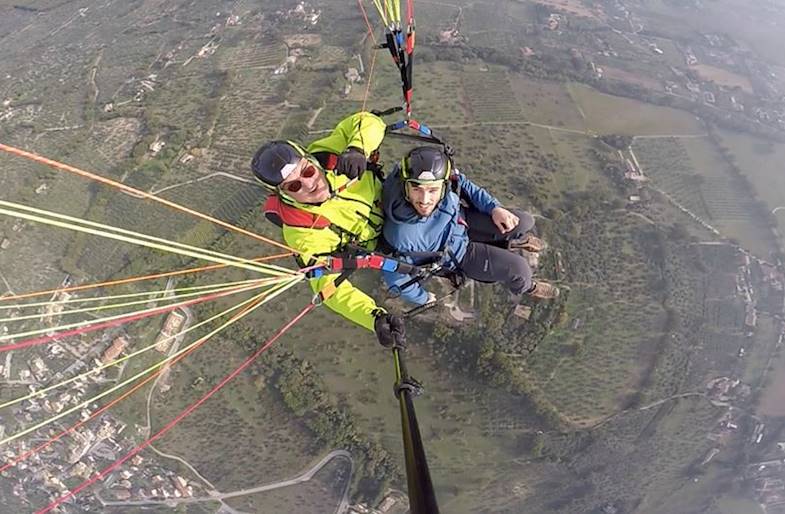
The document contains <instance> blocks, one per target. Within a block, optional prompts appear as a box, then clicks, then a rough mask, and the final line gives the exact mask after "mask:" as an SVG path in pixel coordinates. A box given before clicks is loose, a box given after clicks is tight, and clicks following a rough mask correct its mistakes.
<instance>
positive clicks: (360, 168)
mask: <svg viewBox="0 0 785 514" xmlns="http://www.w3.org/2000/svg"><path fill="white" fill-rule="evenodd" d="M367 167H368V161H367V160H366V158H365V154H364V153H363V151H362V150H360V149H359V148H354V147H353V146H350V147H349V148H347V149H346V151H345V152H344V153H342V154H341V155H339V156H338V163H337V164H336V165H335V171H337V172H338V173H341V174H342V175H346V176H347V177H349V178H351V179H355V178H361V177H362V176H363V173H364V172H365V169H366V168H367Z"/></svg>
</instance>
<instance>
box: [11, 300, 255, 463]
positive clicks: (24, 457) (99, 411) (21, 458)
mask: <svg viewBox="0 0 785 514" xmlns="http://www.w3.org/2000/svg"><path fill="white" fill-rule="evenodd" d="M262 294H269V291H266V292H264V293H262ZM260 296H261V295H260ZM257 298H258V302H257V303H255V304H251V305H248V306H246V307H245V308H244V309H243V310H242V311H241V312H239V313H237V314H236V315H235V316H234V318H233V319H237V318H240V317H242V316H244V315H245V313H247V312H248V311H249V310H250V309H253V308H255V307H257V306H258V305H259V304H261V303H265V298H264V297H263V296H261V297H255V298H254V299H257ZM240 305H242V304H240ZM238 306H239V305H236V306H234V307H232V308H231V309H227V310H226V311H224V312H223V313H221V314H222V315H223V314H226V313H228V312H230V311H231V310H232V309H236V308H237V307H238ZM208 339H209V337H206V338H203V339H202V340H201V341H199V342H197V344H194V345H193V346H191V347H190V348H187V349H186V350H185V351H184V352H183V353H181V354H179V355H177V356H175V357H174V358H173V359H172V360H171V362H170V363H169V367H170V368H171V366H173V365H174V364H176V363H177V362H179V361H181V360H182V359H184V358H185V357H186V356H187V355H190V354H191V353H193V352H194V351H195V350H196V349H197V348H199V347H200V346H201V345H202V344H204V343H205V342H207V340H208ZM165 369H166V368H163V367H161V368H159V369H158V370H156V371H155V372H154V373H153V374H151V375H149V376H148V377H147V378H145V379H143V380H141V381H140V382H138V383H137V384H136V385H134V386H133V387H132V388H131V389H129V390H128V391H126V392H124V393H123V394H122V395H120V396H118V397H117V398H115V399H114V400H112V401H111V402H109V403H107V404H106V405H104V406H102V407H100V408H98V409H97V410H96V411H95V412H92V413H91V414H90V415H89V416H88V417H87V418H85V419H83V420H80V421H78V422H77V423H75V424H74V425H72V426H71V427H69V428H67V429H65V430H63V431H62V432H60V433H59V434H57V435H55V436H53V437H51V438H50V439H48V440H47V441H45V442H43V443H41V444H39V445H38V446H36V447H34V448H31V449H30V450H27V451H26V452H24V453H21V454H20V455H18V456H17V457H15V458H14V459H12V460H11V461H10V462H8V463H6V464H4V465H3V466H2V467H0V473H4V472H5V471H8V470H9V469H10V468H12V467H14V466H16V465H17V464H19V463H20V462H22V461H25V460H27V459H28V458H30V457H31V456H33V455H35V454H36V453H38V452H40V451H42V450H45V449H46V448H48V447H49V446H51V445H52V444H54V443H56V442H57V441H59V440H60V439H62V438H63V436H66V435H68V434H70V433H71V432H73V431H75V430H77V429H78V428H80V427H81V426H83V425H84V424H86V423H87V422H88V421H90V420H92V419H95V418H96V417H97V416H99V415H101V414H103V413H104V412H106V411H107V410H109V409H110V408H111V407H113V406H114V405H116V404H118V403H120V402H121V401H122V400H124V399H126V398H127V397H129V396H130V395H132V394H133V393H135V392H136V391H138V390H139V389H140V388H141V387H142V386H144V385H145V384H147V383H148V382H150V381H151V380H153V379H155V378H156V377H158V376H159V375H161V374H162V373H163V372H164V370H165Z"/></svg>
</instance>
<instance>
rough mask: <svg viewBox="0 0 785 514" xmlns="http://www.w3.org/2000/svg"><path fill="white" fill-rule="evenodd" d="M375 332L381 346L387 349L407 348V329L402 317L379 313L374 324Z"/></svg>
mask: <svg viewBox="0 0 785 514" xmlns="http://www.w3.org/2000/svg"><path fill="white" fill-rule="evenodd" d="M373 330H374V332H376V337H377V338H378V339H379V344H381V345H382V346H384V347H385V348H392V347H393V346H398V347H400V348H404V347H405V346H406V327H405V325H404V323H403V318H401V317H400V316H395V315H394V314H387V313H386V312H382V311H379V312H378V313H377V314H376V320H375V321H374V322H373Z"/></svg>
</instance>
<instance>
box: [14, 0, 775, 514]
mask: <svg viewBox="0 0 785 514" xmlns="http://www.w3.org/2000/svg"><path fill="white" fill-rule="evenodd" d="M404 4H405V2H404ZM413 5H414V11H415V16H416V30H417V39H416V46H415V50H414V55H415V60H414V63H415V64H414V71H413V77H414V78H413V83H414V88H413V97H412V114H413V116H414V117H415V118H416V119H417V120H419V121H421V122H423V123H426V124H427V125H428V126H429V127H431V128H432V129H433V130H434V131H436V132H438V134H439V135H440V136H441V137H443V138H444V139H445V140H446V141H447V142H449V144H450V146H451V147H452V148H454V149H455V155H454V160H455V163H456V166H458V167H459V168H460V169H461V170H462V171H463V172H464V173H465V174H466V175H467V176H469V177H470V178H471V179H472V180H473V181H474V182H476V183H477V184H479V185H482V186H484V187H486V188H487V189H488V190H489V191H491V192H492V193H493V194H494V195H496V196H497V197H498V198H499V199H500V200H501V201H502V202H503V203H504V204H505V205H507V206H515V207H520V208H523V209H526V210H528V211H530V212H532V213H533V214H535V216H536V219H537V227H538V231H539V234H540V235H541V236H542V237H543V238H544V239H545V240H547V242H548V249H547V250H546V251H545V252H544V253H543V254H541V255H540V256H539V259H538V260H537V259H536V256H531V255H529V256H528V257H529V258H530V259H532V260H531V262H532V264H534V265H536V274H537V276H540V277H543V278H545V279H547V280H549V281H552V282H554V283H556V284H558V286H559V287H560V289H561V291H562V294H561V295H560V296H559V297H558V298H557V299H555V300H552V301H547V302H540V303H537V302H533V301H529V300H524V301H523V304H521V305H518V306H517V307H516V306H514V305H512V304H511V303H510V300H509V299H508V297H507V294H506V292H505V291H503V290H502V288H500V287H497V286H492V285H487V284H474V283H470V284H467V285H466V286H465V287H463V288H461V289H460V290H458V291H456V292H455V293H454V294H452V295H451V296H450V298H449V300H448V301H447V302H445V303H443V304H442V305H439V306H438V307H436V308H435V309H431V310H429V311H427V312H424V313H423V314H422V315H421V316H414V317H412V318H411V319H410V320H409V321H408V327H407V334H408V349H407V352H406V354H407V363H408V366H409V368H410V371H411V373H412V375H413V376H414V377H416V378H417V379H418V380H419V381H420V382H422V383H423V385H424V393H423V395H421V396H419V397H418V398H417V399H416V406H417V417H418V419H419V422H420V429H421V431H422V436H423V442H424V445H425V449H426V452H427V456H428V463H429V465H430V472H431V476H432V478H433V481H434V487H435V491H436V495H437V497H438V500H439V505H440V508H441V512H443V513H449V514H452V513H457V514H470V513H522V514H540V513H542V514H551V513H552V514H660V513H662V514H778V513H782V514H785V351H783V349H784V346H783V345H784V344H785V52H783V51H782V49H783V48H785V0H754V1H753V0H414V2H413ZM401 7H402V9H404V10H405V7H406V6H405V5H402V6H401ZM366 17H367V18H366ZM366 20H367V21H366ZM367 23H368V24H367ZM369 26H370V27H371V28H372V29H373V30H372V31H370V32H369ZM383 38H384V26H383V23H382V22H381V20H380V18H379V15H378V13H377V12H376V10H375V8H374V4H373V2H365V1H363V0H360V2H349V1H337V0H320V1H318V2H315V1H312V0H234V1H223V0H188V1H185V0H169V1H162V0H123V1H120V0H100V1H97V2H96V1H88V0H15V1H13V2H8V1H5V0H0V49H2V59H0V145H1V146H0V214H2V216H0V506H2V507H0V512H3V513H5V512H8V513H23V512H38V511H40V510H41V509H45V508H47V506H48V505H52V503H53V502H56V501H58V499H60V498H62V497H63V496H64V495H66V494H68V492H69V491H72V490H73V491H74V494H73V495H72V496H68V497H67V498H66V499H65V500H64V501H63V502H62V503H60V504H59V505H57V507H56V508H55V510H54V512H64V513H81V512H105V513H110V514H111V513H141V512H145V513H147V512H151V513H167V512H179V513H194V514H206V513H221V514H230V513H234V514H239V513H281V512H290V513H306V514H318V513H329V514H332V513H355V514H356V513H362V514H367V513H389V514H404V513H406V512H408V508H409V507H408V498H407V487H406V475H405V467H404V454H403V447H402V444H401V422H400V418H399V411H398V402H397V400H396V398H395V396H394V395H393V383H394V380H395V376H394V370H393V361H392V359H391V357H390V354H389V352H387V351H385V350H384V349H383V348H382V347H380V346H379V344H378V343H377V342H376V338H375V336H374V334H373V333H371V332H369V331H366V330H364V329H362V328H360V327H358V326H355V325H353V324H351V323H349V322H347V321H346V320H344V319H342V318H339V317H338V316H336V315H335V314H334V313H332V312H330V311H329V310H327V309H326V308H315V309H314V310H313V311H312V312H311V313H310V314H308V315H307V316H305V317H304V318H302V320H300V321H299V322H297V323H296V324H295V325H294V326H292V327H291V329H289V330H288V331H286V333H285V334H283V336H281V337H280V338H279V339H277V340H276V341H275V342H274V344H273V345H272V346H270V347H269V349H268V348H267V347H266V346H265V347H262V345H264V344H265V341H268V340H269V338H271V337H272V336H274V334H276V332H277V331H278V330H279V329H280V328H281V327H282V326H284V325H285V324H286V323H287V322H288V321H289V320H291V319H292V318H293V317H294V316H296V315H297V314H298V313H299V312H301V310H302V309H303V308H305V307H306V306H307V305H308V303H309V302H311V299H312V296H313V293H312V291H311V290H310V288H309V287H308V286H307V284H306V283H305V282H304V281H303V280H302V274H300V273H295V271H296V270H297V268H298V265H297V264H296V263H295V260H294V259H293V258H292V255H291V253H290V252H288V251H287V250H286V249H284V248H281V247H278V246H276V245H275V244H273V243H272V242H270V241H268V239H269V240H273V241H277V242H280V241H281V236H280V229H278V227H276V226H274V225H272V224H271V223H269V222H268V221H267V220H266V219H265V217H264V216H263V214H262V213H261V211H260V207H261V205H262V204H263V203H264V200H265V197H266V195H267V192H266V190H265V189H263V188H262V187H261V186H260V185H259V184H258V183H256V182H255V181H254V180H253V176H252V174H251V172H250V169H249V163H250V161H251V158H252V156H253V154H254V152H255V151H256V149H257V148H258V147H259V146H260V145H261V144H262V143H264V142H266V141H269V140H271V139H291V140H296V141H300V142H303V143H307V142H310V141H312V140H314V139H316V138H319V137H322V136H324V135H325V134H326V133H328V132H329V131H330V130H331V129H332V128H333V127H334V126H335V124H336V123H337V122H338V121H340V120H341V119H343V118H344V117H345V116H347V115H349V114H352V113H354V112H357V111H360V110H371V109H376V110H384V109H388V108H390V107H395V106H399V105H401V83H400V76H399V73H398V70H397V68H396V67H395V65H394V64H393V62H392V60H391V59H390V55H389V53H388V52H387V51H386V50H383V49H378V48H377V47H378V44H379V43H380V42H381V41H382V40H383ZM400 116H401V113H395V114H391V115H389V116H388V117H386V118H385V121H386V122H388V123H392V122H395V121H397V120H398V119H400ZM414 144H415V143H414V142H412V141H411V140H407V139H403V138H397V137H392V136H388V137H387V138H386V139H385V141H384V143H383V145H382V147H381V162H382V163H383V164H384V169H385V170H387V171H389V170H390V169H392V167H393V166H394V165H395V163H396V162H397V161H398V160H400V158H401V157H402V155H403V154H404V153H405V152H406V151H407V150H408V149H410V148H412V147H413V145H414ZM14 149H20V150H24V151H26V152H31V153H33V154H36V155H39V156H43V157H45V158H48V159H52V160H54V161H58V162H60V163H65V164H67V165H69V166H71V167H73V168H72V171H74V170H84V171H86V172H89V173H92V174H95V175H98V176H100V177H105V178H107V179H111V183H110V182H108V181H104V182H100V181H97V180H94V179H91V178H90V177H89V176H84V174H83V175H81V176H80V175H79V174H77V173H75V172H69V171H68V170H66V169H63V166H60V167H59V168H57V167H53V166H51V165H47V164H46V163H44V162H41V160H38V161H35V160H33V159H31V158H29V157H30V156H29V155H28V156H27V157H26V156H24V155H20V154H19V152H16V151H15V150H14ZM122 185H125V186H127V189H125V190H124V189H122ZM118 186H121V187H118ZM131 188H133V189H131ZM140 192H142V193H140ZM151 198H154V199H158V200H164V201H166V202H171V203H176V204H178V205H180V206H184V207H186V208H188V209H190V210H192V211H191V212H186V211H183V210H176V209H172V208H170V207H169V206H167V205H164V204H163V203H161V202H155V201H151ZM193 211H198V212H199V213H204V214H205V215H208V216H210V217H212V218H215V219H218V220H222V221H224V222H226V223H228V224H231V226H232V229H228V228H227V227H226V226H220V225H217V224H215V223H211V222H210V221H209V220H207V219H204V218H198V217H196V216H194V215H193ZM235 228H236V230H235ZM108 232H111V233H112V237H111V238H110V237H101V235H105V234H106V233H108ZM249 234H250V236H256V237H250V236H249ZM143 235H147V236H153V237H154V238H158V239H153V238H150V237H144V236H143ZM238 257H239V258H241V259H239V260H238V259H237V258H238ZM229 261H230V264H227V262H229ZM208 266H209V268H208V269H204V270H202V271H200V272H198V273H182V274H180V273H179V272H178V274H174V273H170V272H175V271H177V270H187V269H192V268H197V267H208ZM259 272H263V273H264V275H259V274H258V273H259ZM136 276H150V277H149V280H144V281H138V282H122V283H119V282H118V283H117V284H109V285H107V286H106V287H101V288H98V289H80V288H79V286H80V285H85V284H95V283H102V282H106V281H119V280H121V279H124V278H126V277H136ZM260 277H261V278H264V279H269V281H267V282H259V280H258V279H259V278H260ZM251 279H255V280H256V282H252V281H251ZM352 281H353V282H355V283H356V284H358V285H360V286H361V287H362V288H363V289H364V290H365V291H367V292H369V294H372V295H373V296H374V297H376V298H378V299H380V300H384V301H386V302H387V304H388V305H389V307H390V309H400V308H401V307H400V305H399V304H396V301H395V300H389V299H387V298H386V296H387V295H386V293H385V291H384V287H383V283H382V281H381V280H380V277H379V274H378V273H377V272H374V271H372V270H367V271H366V270H363V271H359V272H358V273H356V274H355V275H354V276H353V277H352ZM63 288H67V289H68V290H67V291H62V290H61V291H58V289H63ZM260 288H261V289H260ZM265 288H266V289H265ZM440 288H441V289H443V291H441V294H445V295H446V294H447V293H449V291H450V290H449V288H448V287H446V286H445V285H443V284H440V283H435V284H434V290H436V291H437V292H439V289H440ZM263 291H267V293H266V294H267V295H268V296H264V297H260V296H256V295H258V294H260V293H261V292H263ZM31 292H44V294H41V295H40V296H35V297H33V296H26V294H27V293H31ZM440 296H441V295H440ZM93 300H95V302H98V303H97V304H96V303H95V302H93ZM208 300H209V301H208ZM262 300H263V303H258V302H259V301H262ZM91 302H93V303H91ZM175 302H176V303H175ZM94 304H95V305H99V306H100V307H99V308H98V309H95V310H89V308H82V307H84V306H85V305H87V306H89V305H94ZM118 307H121V308H122V310H121V311H118V310H116V309H117V308H118ZM113 309H115V310H113ZM72 310H73V311H77V312H70V311H72ZM118 312H120V313H126V314H127V313H140V314H138V315H135V317H134V318H133V319H131V320H130V322H125V321H128V320H127V319H125V318H123V317H122V316H123V315H122V314H118ZM85 327H86V328H85ZM61 329H62V330H65V331H66V332H63V333H59V332H58V330H61ZM83 329H84V330H83ZM202 343H204V344H202ZM257 351H261V352H263V353H261V354H259V356H258V358H254V359H253V360H252V361H249V362H248V365H247V367H244V368H243V369H242V371H241V372H239V373H237V374H236V376H233V377H232V380H231V381H230V382H228V383H226V385H225V387H222V388H220V390H217V392H216V393H215V394H214V395H212V392H213V389H214V387H215V386H216V385H217V384H221V383H222V380H224V377H225V376H227V375H228V374H230V373H232V372H233V370H235V369H236V368H237V367H238V366H240V364H241V363H243V362H244V361H246V359H248V358H249V357H250V356H253V355H255V352H257ZM162 359H163V360H162ZM55 386H56V387H55ZM206 394H211V397H210V398H209V399H207V400H206V401H204V402H203V403H201V401H200V402H197V401H198V400H200V398H202V397H204V395H206ZM194 402H197V403H198V405H197V406H198V409H195V408H194V405H195V403H194ZM183 412H186V413H188V415H187V416H185V417H182V418H180V414H181V413H183ZM159 434H160V436H159ZM151 439H153V440H152V441H151ZM140 445H142V446H143V447H141V446H140ZM118 460H122V463H121V464H120V465H117V466H114V463H117V462H118ZM110 466H111V469H109V467H110ZM104 470H106V472H104ZM75 488H78V491H76V490H75Z"/></svg>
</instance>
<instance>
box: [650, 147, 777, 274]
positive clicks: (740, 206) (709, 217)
mask: <svg viewBox="0 0 785 514" xmlns="http://www.w3.org/2000/svg"><path fill="white" fill-rule="evenodd" d="M634 150H635V153H636V155H637V156H638V159H639V161H640V164H641V166H642V168H643V172H644V174H646V175H647V176H648V177H649V178H650V179H651V181H652V185H653V187H655V188H658V189H661V190H662V191H665V192H666V193H668V194H669V195H671V197H673V198H674V199H675V200H676V201H677V202H678V203H679V204H680V205H682V206H683V207H684V208H686V209H688V210H689V211H690V212H692V213H693V214H694V215H695V216H697V217H698V218H700V219H702V220H704V221H705V222H707V223H709V224H710V225H712V226H714V227H715V228H716V229H717V230H719V232H720V233H721V234H722V235H723V236H724V237H727V238H732V239H735V240H737V241H739V243H740V244H741V245H742V246H743V247H744V248H746V249H748V250H749V251H751V252H753V253H754V254H755V255H758V256H760V257H762V258H767V259H768V258H770V257H771V255H772V252H774V251H776V249H777V245H776V242H775V240H774V236H773V233H772V232H771V230H770V228H769V227H768V225H767V214H766V213H765V212H762V211H761V210H760V209H759V207H758V206H757V204H756V203H755V202H754V200H753V197H752V194H751V193H752V191H750V190H749V188H748V186H746V184H745V183H744V182H743V180H742V179H741V178H740V177H739V176H738V175H736V174H735V173H734V170H733V168H731V166H730V165H729V164H728V162H727V161H725V160H724V159H723V157H722V155H721V154H720V153H719V151H718V149H717V148H716V146H714V144H713V143H712V141H711V140H709V139H708V138H706V139H704V138H695V139H675V138H666V139H642V138H641V139H636V140H635V144H634Z"/></svg>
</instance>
